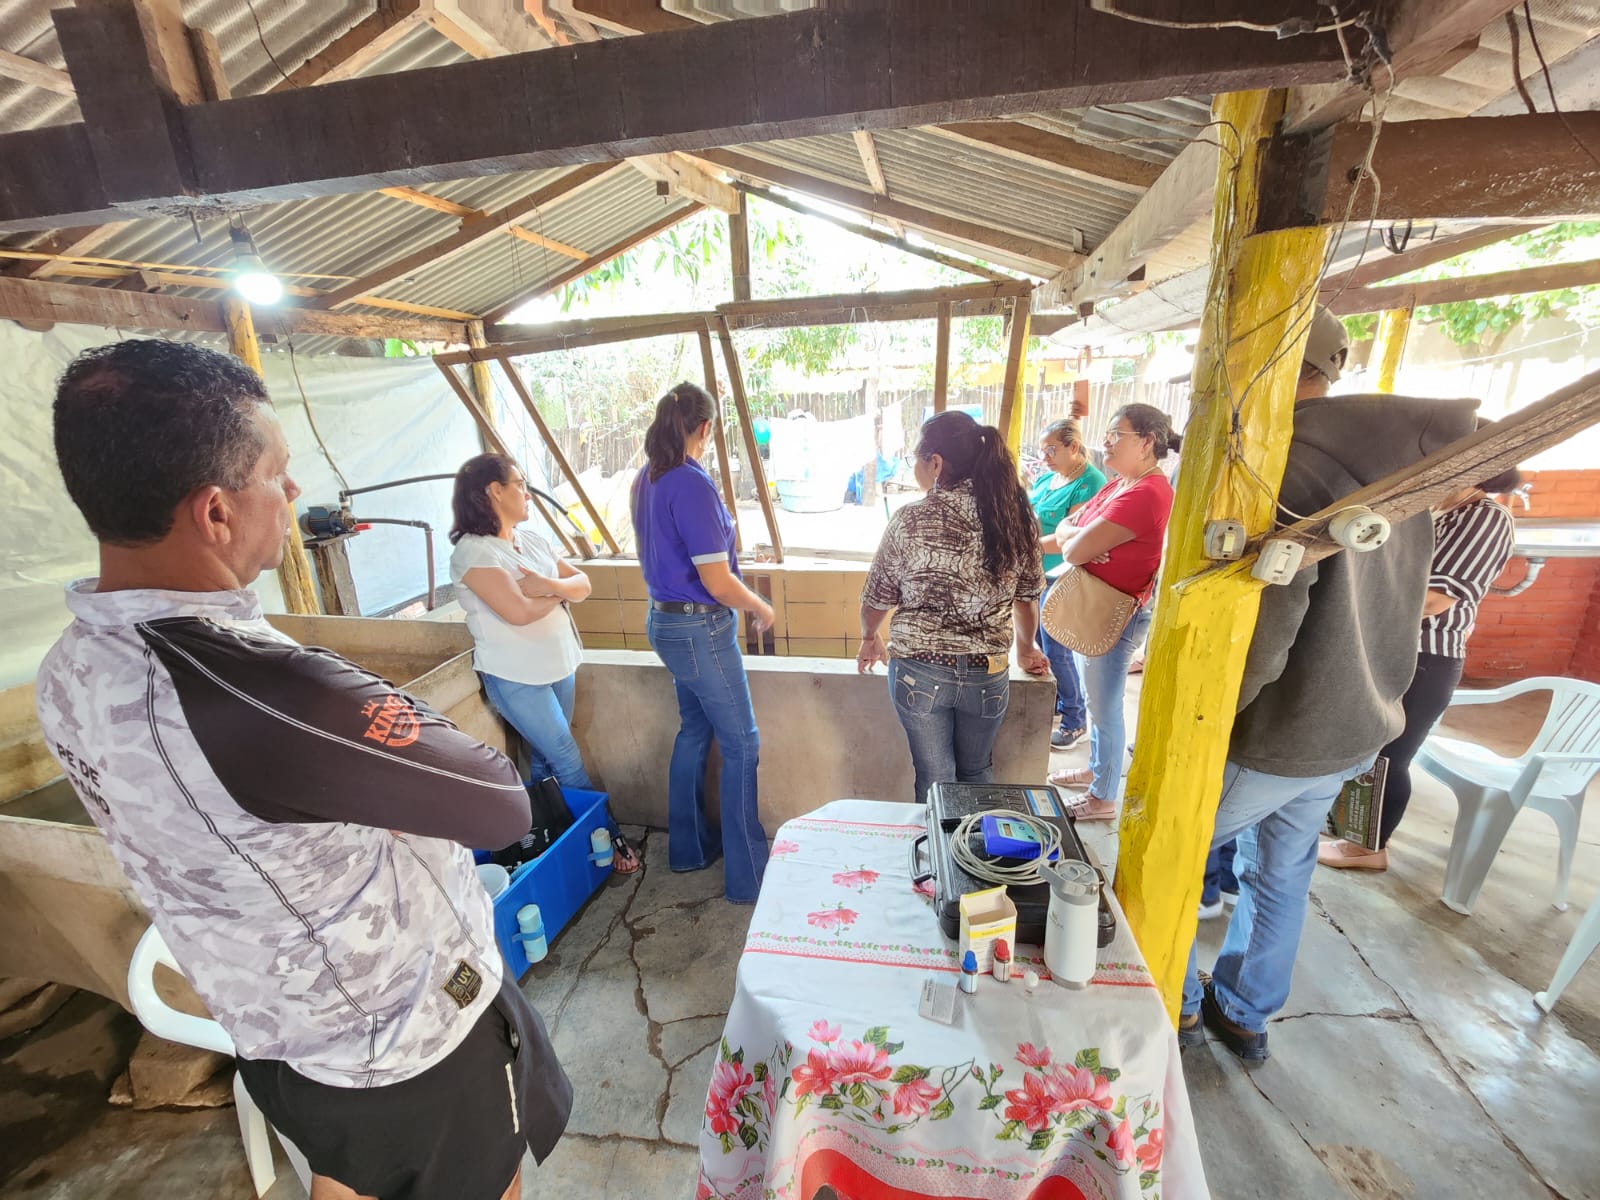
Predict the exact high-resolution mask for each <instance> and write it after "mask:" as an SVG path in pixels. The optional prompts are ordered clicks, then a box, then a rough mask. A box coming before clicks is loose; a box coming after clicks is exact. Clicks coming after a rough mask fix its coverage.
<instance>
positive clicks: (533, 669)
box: [450, 529, 583, 684]
mask: <svg viewBox="0 0 1600 1200" xmlns="http://www.w3.org/2000/svg"><path fill="white" fill-rule="evenodd" d="M474 567H503V568H505V569H506V570H507V571H509V572H511V577H512V579H514V580H515V579H520V578H521V577H522V574H521V573H522V571H529V572H531V573H533V574H535V575H543V576H545V577H547V578H549V579H554V578H556V572H557V570H558V567H557V559H556V554H555V551H554V549H552V548H551V546H550V544H549V543H548V542H546V541H545V540H544V539H543V538H541V537H540V536H539V535H538V534H536V533H532V532H530V531H529V530H526V529H519V530H517V541H516V544H515V545H513V544H512V543H510V542H508V541H506V540H505V539H504V538H497V537H485V536H483V535H482V534H473V533H469V534H467V535H466V536H465V537H463V538H462V539H461V540H460V541H459V542H457V543H456V548H455V552H454V553H452V554H451V555H450V581H451V582H452V583H454V584H455V585H456V599H457V600H459V601H460V602H461V608H462V610H463V611H464V612H465V613H466V614H467V628H468V629H469V630H471V632H472V640H473V641H474V643H476V646H475V649H474V651H473V655H472V665H473V666H474V667H476V668H477V669H478V670H479V671H482V672H483V673H484V674H485V675H495V676H498V677H499V678H501V679H506V680H510V681H511V682H512V683H532V684H548V683H555V682H557V681H558V680H562V679H565V678H566V677H567V676H568V675H571V674H572V673H573V672H574V671H576V670H577V669H578V664H579V663H581V662H582V661H583V643H582V642H581V641H580V640H579V638H578V632H577V629H576V628H575V627H574V626H573V623H572V615H571V614H570V613H569V612H568V611H567V606H566V605H564V604H563V605H560V606H558V607H557V608H556V609H555V610H554V611H553V612H550V613H547V614H546V615H545V616H543V617H540V618H539V619H538V620H537V621H533V622H531V623H530V624H527V625H513V624H511V622H509V621H507V620H506V619H505V618H504V617H502V616H500V614H499V613H497V612H495V611H494V609H492V608H490V607H489V606H488V605H487V604H485V603H484V602H483V601H482V600H481V599H480V598H479V597H478V596H477V595H475V594H474V593H473V591H472V589H471V588H470V587H468V586H466V585H465V584H463V583H462V582H461V581H462V579H464V578H465V577H466V574H467V572H468V571H470V570H472V569H473V568H474Z"/></svg>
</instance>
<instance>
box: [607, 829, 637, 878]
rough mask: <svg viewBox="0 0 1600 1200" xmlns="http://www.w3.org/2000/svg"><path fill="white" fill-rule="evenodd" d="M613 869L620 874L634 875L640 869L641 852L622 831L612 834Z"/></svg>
mask: <svg viewBox="0 0 1600 1200" xmlns="http://www.w3.org/2000/svg"><path fill="white" fill-rule="evenodd" d="M611 869H612V871H614V872H615V873H616V874H618V875H632V874H633V873H634V872H635V871H637V870H638V869H639V852H638V851H637V850H635V849H634V848H633V847H632V846H630V845H629V844H628V839H627V838H625V837H623V836H622V835H621V834H620V833H613V834H612V835H611Z"/></svg>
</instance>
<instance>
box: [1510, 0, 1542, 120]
mask: <svg viewBox="0 0 1600 1200" xmlns="http://www.w3.org/2000/svg"><path fill="white" fill-rule="evenodd" d="M1506 32H1507V33H1508V34H1509V35H1510V37H1511V82H1512V83H1514V84H1516V85H1517V95H1519V96H1521V97H1522V103H1523V104H1524V105H1525V106H1526V107H1527V109H1528V111H1529V112H1530V113H1537V112H1538V111H1539V106H1538V105H1537V104H1535V103H1534V102H1533V96H1532V95H1530V94H1529V92H1528V85H1527V83H1526V82H1524V81H1523V78H1522V30H1521V28H1520V27H1519V26H1518V25H1517V14H1516V13H1514V12H1507V13H1506Z"/></svg>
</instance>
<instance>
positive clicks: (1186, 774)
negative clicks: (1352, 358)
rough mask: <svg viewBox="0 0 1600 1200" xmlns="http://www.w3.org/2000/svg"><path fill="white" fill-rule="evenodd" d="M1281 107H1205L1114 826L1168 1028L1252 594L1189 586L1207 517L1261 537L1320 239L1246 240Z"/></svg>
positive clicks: (1133, 918)
mask: <svg viewBox="0 0 1600 1200" xmlns="http://www.w3.org/2000/svg"><path fill="white" fill-rule="evenodd" d="M1283 105H1284V93H1282V92H1245V93H1237V94H1230V95H1225V96H1220V97H1218V98H1217V101H1216V103H1215V105H1214V106H1213V116H1214V117H1215V119H1216V120H1218V121H1220V122H1227V123H1228V124H1224V125H1220V126H1218V127H1217V132H1218V134H1219V135H1220V137H1221V140H1222V143H1223V146H1224V150H1223V153H1222V156H1221V162H1220V164H1219V168H1218V178H1217V191H1216V204H1215V209H1214V212H1215V214H1216V215H1215V217H1214V226H1213V241H1212V260H1211V263H1212V265H1211V283H1210V287H1209V290H1208V302H1207V305H1206V310H1205V319H1204V321H1203V322H1202V325H1201V331H1200V342H1199V345H1198V347H1197V353H1196V359H1195V371H1194V397H1193V406H1192V409H1191V415H1190V419H1189V425H1188V429H1187V431H1186V437H1185V440H1184V443H1183V470H1182V471H1181V472H1180V473H1179V477H1178V494H1177V500H1176V503H1175V504H1174V507H1173V513H1172V522H1171V525H1170V526H1169V529H1168V534H1167V553H1166V560H1165V563H1164V564H1163V567H1162V580H1163V586H1162V590H1161V593H1160V595H1159V596H1158V598H1157V602H1156V608H1155V618H1154V625H1153V627H1152V630H1151V634H1150V649H1149V653H1148V655H1147V656H1146V666H1145V672H1144V685H1143V694H1142V697H1141V699H1140V705H1139V736H1138V739H1137V743H1136V750H1135V753H1134V758H1133V765H1132V768H1131V769H1130V771H1129V773H1128V786H1127V803H1126V805H1125V806H1124V809H1123V814H1122V828H1121V846H1120V851H1119V854H1118V862H1117V883H1116V888H1117V896H1118V898H1119V899H1120V900H1121V901H1122V906H1123V909H1124V910H1125V911H1126V913H1127V915H1128V921H1129V924H1130V926H1131V927H1132V930H1133V933H1134V936H1135V937H1136V938H1137V939H1138V942H1139V946H1140V949H1141V950H1142V951H1143V952H1144V955H1145V958H1146V960H1147V961H1148V963H1149V965H1150V970H1151V973H1152V974H1153V976H1154V978H1155V981H1156V985H1157V986H1158V987H1159V988H1160V989H1161V993H1162V996H1163V998H1164V999H1165V1001H1166V1003H1167V1008H1168V1010H1169V1012H1171V1013H1172V1014H1173V1016H1174V1019H1176V1015H1177V1012H1178V1006H1179V1002H1180V1000H1181V999H1182V989H1183V973H1184V967H1185V965H1186V963H1187V960H1188V954H1189V947H1190V945H1191V944H1192V943H1193V941H1194V935H1195V929H1196V924H1197V909H1198V907H1199V903H1200V887H1201V877H1202V874H1203V871H1204V864H1205V857H1206V852H1207V850H1208V848H1209V846H1210V841H1211V830H1212V826H1213V824H1214V821H1215V815H1216V806H1217V800H1218V796H1219V793H1220V791H1221V782H1222V770H1223V765H1224V763H1225V762H1226V760H1227V752H1228V737H1229V732H1230V729H1231V727H1232V724H1233V715H1234V711H1235V708H1236V706H1237V703H1238V697H1239V685H1240V682H1241V679H1242V677H1243V674H1244V664H1245V656H1246V654H1247V652H1248V651H1249V648H1250V638H1251V635H1252V634H1253V632H1254V630H1255V621H1256V613H1257V609H1258V607H1259V602H1260V589H1261V587H1262V586H1263V585H1262V584H1259V583H1257V582H1256V581H1255V580H1253V579H1251V578H1250V577H1249V576H1248V575H1244V576H1243V577H1242V578H1229V579H1226V580H1222V579H1218V578H1216V577H1214V576H1213V577H1208V578H1207V579H1205V580H1203V581H1202V580H1192V577H1193V576H1195V575H1197V574H1198V573H1199V572H1200V571H1201V570H1202V569H1203V568H1204V567H1205V566H1206V565H1207V560H1206V559H1205V557H1204V553H1203V546H1204V536H1205V524H1206V521H1207V520H1208V519H1210V518H1213V517H1222V516H1229V517H1233V518H1236V519H1238V520H1240V521H1242V522H1243V523H1244V525H1245V528H1246V530H1247V531H1248V532H1249V533H1250V534H1251V535H1252V536H1254V535H1256V534H1259V533H1261V532H1263V531H1264V530H1266V529H1267V528H1269V527H1270V525H1271V522H1272V519H1273V515H1274V510H1275V506H1276V496H1277V488H1278V484H1279V483H1280V482H1281V481H1282V478H1283V468H1284V462H1285V459H1286V458H1287V455H1288V447H1289V437H1290V434H1291V432H1292V428H1293V410H1294V389H1295V380H1296V378H1297V376H1298V374H1299V366H1300V360H1301V357H1302V355H1303V353H1304V345H1305V335H1306V330H1307V329H1308V328H1309V324H1310V314H1311V305H1312V301H1313V297H1314V296H1315V294H1316V282H1317V277H1318V275H1319V273H1320V270H1321V266H1322V261H1323V255H1324V253H1325V252H1326V249H1327V242H1328V231H1327V229H1325V228H1310V229H1288V230H1280V231H1276V232H1271V233H1263V234H1254V235H1252V234H1251V233H1250V231H1251V230H1252V229H1253V228H1254V227H1255V224H1256V219H1257V200H1258V195H1257V192H1258V188H1257V181H1258V174H1259V168H1260V152H1259V143H1260V140H1261V139H1262V138H1263V137H1265V136H1267V135H1268V134H1269V133H1270V132H1271V130H1272V129H1273V127H1274V126H1275V125H1276V124H1277V121H1278V119H1279V117H1280V116H1281V114H1282V112H1283ZM1235 131H1237V136H1236V134H1235ZM1235 409H1237V412H1238V437H1237V438H1234V437H1233V436H1232V430H1233V428H1234V413H1235ZM1247 466H1248V468H1249V469H1248V470H1247V469H1246V467H1247ZM1251 472H1253V473H1254V477H1253V476H1252V474H1251ZM1256 477H1259V478H1256Z"/></svg>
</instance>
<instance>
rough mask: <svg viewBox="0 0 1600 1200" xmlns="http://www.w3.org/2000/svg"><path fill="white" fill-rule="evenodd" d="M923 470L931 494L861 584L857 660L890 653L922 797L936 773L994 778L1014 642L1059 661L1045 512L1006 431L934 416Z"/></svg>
mask: <svg viewBox="0 0 1600 1200" xmlns="http://www.w3.org/2000/svg"><path fill="white" fill-rule="evenodd" d="M916 476H917V483H918V484H919V485H920V486H921V487H923V488H924V489H926V490H927V493H928V494H927V495H926V496H925V497H923V498H922V499H921V500H918V501H916V502H915V503H913V504H908V505H907V506H906V507H905V508H902V509H901V510H900V511H899V512H897V513H896V514H895V515H894V517H893V518H892V519H891V520H890V521H889V527H888V529H886V530H885V531H884V534H883V541H882V542H881V543H880V544H879V546H878V553H877V555H876V556H875V557H874V558H873V560H872V569H871V570H870V571H869V572H868V573H867V582H866V586H865V587H864V588H863V589H862V591H861V653H860V654H859V655H858V656H857V657H856V669H857V670H858V671H860V672H861V673H863V674H865V673H866V672H868V671H870V670H871V669H872V667H873V665H874V664H876V663H880V662H882V663H887V664H888V667H889V693H890V695H891V696H892V697H893V698H894V707H895V712H896V714H897V715H898V716H899V718H900V724H901V725H902V726H903V727H904V728H905V731H906V741H907V742H908V743H909V744H910V747H911V765H912V768H913V770H914V771H915V773H916V799H917V802H918V803H919V804H920V803H922V802H923V801H924V800H926V799H927V795H928V787H929V785H930V784H933V783H940V782H946V783H947V782H959V783H987V782H989V780H990V778H991V765H992V761H991V760H992V753H993V750H994V741H995V737H996V736H997V735H998V734H999V732H1000V723H1001V721H1003V720H1004V719H1005V715H1006V702H1007V699H1008V698H1009V695H1010V686H1011V679H1010V670H1011V650H1012V647H1013V645H1015V648H1016V654H1017V661H1018V663H1020V664H1021V665H1022V667H1023V669H1024V670H1026V671H1028V672H1029V673H1030V674H1033V675H1043V674H1045V673H1046V672H1048V671H1049V669H1050V663H1049V660H1047V659H1046V658H1045V656H1044V654H1043V653H1041V652H1040V650H1039V648H1038V646H1037V645H1036V644H1035V636H1036V634H1037V632H1038V628H1039V596H1040V594H1041V593H1042V592H1043V591H1044V572H1043V570H1042V569H1041V568H1040V565H1039V523H1038V521H1037V520H1036V519H1035V518H1034V515H1033V509H1032V508H1031V507H1030V505H1029V503H1028V495H1027V493H1026V492H1025V491H1023V489H1022V484H1021V482H1020V480H1019V479H1018V477H1017V464H1016V460H1015V459H1013V458H1012V457H1011V452H1010V451H1009V450H1007V449H1006V445H1005V442H1004V440H1003V439H1002V438H1001V436H1000V431H999V430H998V429H995V428H994V427H993V426H992V425H979V424H978V423H977V422H976V421H974V420H973V419H972V418H971V417H969V416H967V415H966V414H965V413H960V412H944V413H938V414H937V415H935V416H933V417H931V418H930V419H929V420H928V421H927V422H926V423H924V425H923V426H922V438H921V441H920V443H919V444H918V446H917V458H916ZM890 609H894V619H893V620H892V621H891V622H890V645H888V646H886V645H885V644H884V641H883V634H882V632H881V630H882V626H883V619H884V617H886V616H887V615H888V613H889V610H890Z"/></svg>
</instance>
